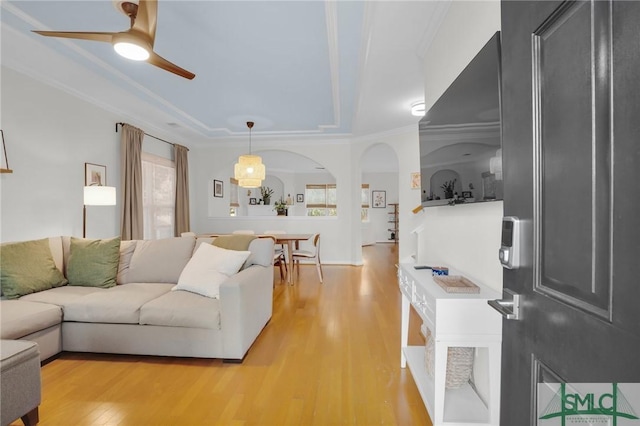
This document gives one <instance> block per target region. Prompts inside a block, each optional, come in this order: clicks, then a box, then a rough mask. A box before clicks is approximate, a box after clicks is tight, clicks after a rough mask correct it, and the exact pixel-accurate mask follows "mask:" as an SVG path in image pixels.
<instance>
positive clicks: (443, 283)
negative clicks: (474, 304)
mask: <svg viewBox="0 0 640 426" xmlns="http://www.w3.org/2000/svg"><path fill="white" fill-rule="evenodd" d="M434 275H435V274H434ZM433 280H434V281H435V282H436V283H437V284H438V285H439V286H440V287H442V288H443V289H444V291H446V292H447V293H480V287H478V286H477V285H476V284H475V283H473V282H472V281H470V280H468V279H467V278H465V277H463V276H460V275H450V276H447V277H443V276H437V277H433Z"/></svg>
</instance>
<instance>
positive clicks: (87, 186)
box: [82, 163, 116, 238]
mask: <svg viewBox="0 0 640 426" xmlns="http://www.w3.org/2000/svg"><path fill="white" fill-rule="evenodd" d="M106 184H107V166H102V165H100V164H92V163H84V193H83V204H84V206H83V209H82V238H85V237H86V236H87V206H115V205H116V188H115V187H114V186H106Z"/></svg>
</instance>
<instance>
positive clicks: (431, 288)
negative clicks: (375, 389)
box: [398, 263, 502, 426]
mask: <svg viewBox="0 0 640 426" xmlns="http://www.w3.org/2000/svg"><path fill="white" fill-rule="evenodd" d="M449 273H450V275H456V273H455V271H452V270H450V271H449ZM398 283H399V285H400V291H401V292H402V296H403V297H402V334H401V336H402V337H401V345H402V352H401V367H402V368H405V367H406V366H407V364H408V365H409V369H410V370H411V374H412V376H413V379H414V381H415V382H416V385H417V386H418V390H419V392H420V395H421V396H422V400H423V401H424V404H425V406H426V407H427V411H428V412H429V416H430V417H431V421H432V422H433V425H434V426H440V425H447V426H462V425H498V424H499V420H500V356H501V353H500V351H501V342H502V317H501V316H500V315H499V314H498V313H497V312H495V311H494V310H493V309H491V307H490V306H489V305H488V304H487V300H491V299H500V298H501V295H500V293H498V292H496V291H494V290H492V289H490V288H488V287H486V286H483V285H482V284H481V283H478V282H475V284H477V285H478V286H479V287H480V293H477V294H456V293H447V292H446V291H444V290H443V289H442V288H441V287H440V286H439V285H438V284H437V283H436V282H435V281H434V280H433V278H432V276H431V270H430V269H422V270H416V269H415V268H414V264H413V263H402V264H400V267H399V268H398ZM410 306H413V307H414V308H415V310H416V311H417V313H418V315H420V318H421V319H422V321H423V322H424V324H425V325H426V326H427V327H429V329H430V331H431V335H432V338H433V339H434V346H435V350H434V358H435V364H434V377H433V379H431V377H429V375H428V374H427V369H426V366H425V347H424V346H407V340H408V339H407V337H408V333H409V309H410ZM449 347H474V348H486V349H487V351H486V353H487V356H486V357H484V358H486V359H487V362H486V365H483V366H481V367H480V368H483V369H484V370H486V372H487V373H486V374H487V375H488V382H489V383H488V397H487V395H485V398H481V397H480V396H479V395H478V393H477V392H476V390H475V389H474V387H472V386H471V385H470V384H466V385H464V386H463V387H461V388H458V389H445V380H446V377H445V376H446V366H447V354H448V349H449ZM483 399H484V400H483Z"/></svg>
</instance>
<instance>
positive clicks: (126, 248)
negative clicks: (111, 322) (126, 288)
mask: <svg viewBox="0 0 640 426" xmlns="http://www.w3.org/2000/svg"><path fill="white" fill-rule="evenodd" d="M136 243H137V241H136V240H126V241H121V242H120V261H119V262H118V277H117V280H116V281H117V283H118V284H123V283H124V282H127V276H128V275H129V268H130V267H131V257H133V252H134V250H135V249H136Z"/></svg>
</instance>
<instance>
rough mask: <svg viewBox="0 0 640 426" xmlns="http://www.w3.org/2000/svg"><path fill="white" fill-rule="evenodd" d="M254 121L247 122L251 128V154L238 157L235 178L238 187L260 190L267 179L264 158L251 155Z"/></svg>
mask: <svg viewBox="0 0 640 426" xmlns="http://www.w3.org/2000/svg"><path fill="white" fill-rule="evenodd" d="M253 124H254V123H253V121H247V127H248V128H249V154H245V155H241V156H240V157H238V162H237V163H236V165H235V167H234V169H233V171H234V173H233V174H234V177H235V178H236V179H237V180H238V186H241V187H243V188H258V187H259V186H261V185H262V181H263V179H264V178H265V167H264V164H262V158H260V156H258V155H251V129H252V128H253Z"/></svg>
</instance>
